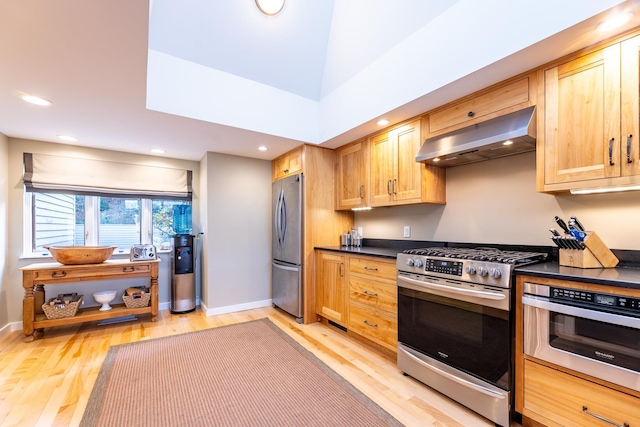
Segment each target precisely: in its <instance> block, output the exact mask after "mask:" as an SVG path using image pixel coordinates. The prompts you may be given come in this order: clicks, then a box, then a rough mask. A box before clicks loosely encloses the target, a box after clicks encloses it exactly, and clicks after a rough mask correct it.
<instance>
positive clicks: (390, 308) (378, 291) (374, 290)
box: [349, 276, 398, 315]
mask: <svg viewBox="0 0 640 427" xmlns="http://www.w3.org/2000/svg"><path fill="white" fill-rule="evenodd" d="M349 295H350V299H351V301H353V302H356V303H358V304H361V305H363V306H367V307H369V308H373V309H377V310H383V311H385V312H387V313H389V314H390V315H396V314H397V313H398V288H397V286H396V285H391V284H389V283H382V282H376V281H373V280H368V279H365V278H361V277H357V276H351V277H350V278H349Z"/></svg>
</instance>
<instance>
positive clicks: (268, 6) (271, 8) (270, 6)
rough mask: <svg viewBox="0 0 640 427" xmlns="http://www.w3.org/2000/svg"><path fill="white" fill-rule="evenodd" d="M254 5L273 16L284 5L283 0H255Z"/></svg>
mask: <svg viewBox="0 0 640 427" xmlns="http://www.w3.org/2000/svg"><path fill="white" fill-rule="evenodd" d="M256 6H258V9H260V12H262V13H264V14H265V15H267V16H274V15H277V14H278V13H280V11H281V10H282V8H283V7H284V0H256Z"/></svg>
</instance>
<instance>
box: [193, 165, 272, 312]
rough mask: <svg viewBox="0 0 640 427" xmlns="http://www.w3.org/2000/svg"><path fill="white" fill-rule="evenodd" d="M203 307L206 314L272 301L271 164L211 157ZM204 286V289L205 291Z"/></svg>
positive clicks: (205, 231) (207, 195) (208, 181)
mask: <svg viewBox="0 0 640 427" xmlns="http://www.w3.org/2000/svg"><path fill="white" fill-rule="evenodd" d="M201 164H203V166H204V167H203V169H204V170H205V171H206V176H203V182H206V187H203V190H205V188H206V190H205V191H206V195H205V196H204V198H203V199H206V200H207V204H206V206H203V209H206V211H207V217H206V220H205V221H204V223H203V225H204V228H205V229H204V233H205V234H204V242H205V247H206V253H205V254H204V256H205V258H204V264H206V269H205V270H204V272H203V279H204V282H203V304H204V305H205V306H206V309H207V314H217V313H226V312H232V311H238V310H242V309H248V308H254V307H264V306H266V305H269V304H270V303H271V226H270V225H271V162H269V161H267V160H257V159H249V158H245V157H238V156H231V155H227V154H217V153H207V154H206V159H203V160H202V161H201ZM204 288H206V290H204Z"/></svg>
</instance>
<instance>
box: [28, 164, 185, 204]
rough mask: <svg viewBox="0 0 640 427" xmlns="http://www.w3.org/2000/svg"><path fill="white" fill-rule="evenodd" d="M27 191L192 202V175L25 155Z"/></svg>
mask: <svg viewBox="0 0 640 427" xmlns="http://www.w3.org/2000/svg"><path fill="white" fill-rule="evenodd" d="M23 178H24V185H25V189H26V191H31V192H41V193H68V194H83V195H92V196H104V195H106V194H108V195H109V196H111V197H140V198H152V199H183V200H191V192H192V186H191V171H188V170H184V169H173V168H167V167H160V166H149V165H137V164H130V163H119V162H110V161H104V160H94V159H81V158H73V157H62V156H54V155H50V154H36V153H24V176H23Z"/></svg>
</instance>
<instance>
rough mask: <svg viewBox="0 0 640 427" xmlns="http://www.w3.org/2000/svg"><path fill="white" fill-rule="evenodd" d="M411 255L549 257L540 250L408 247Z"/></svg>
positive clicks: (507, 260)
mask: <svg viewBox="0 0 640 427" xmlns="http://www.w3.org/2000/svg"><path fill="white" fill-rule="evenodd" d="M403 253H405V254H410V255H424V256H434V257H442V258H457V259H470V260H474V261H489V262H498V263H503V264H515V265H520V264H528V263H532V262H537V261H542V260H545V259H546V258H547V254H546V253H540V252H523V251H503V250H500V249H496V248H485V247H478V248H445V247H440V246H438V247H432V248H419V249H406V250H405V251H403Z"/></svg>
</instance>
